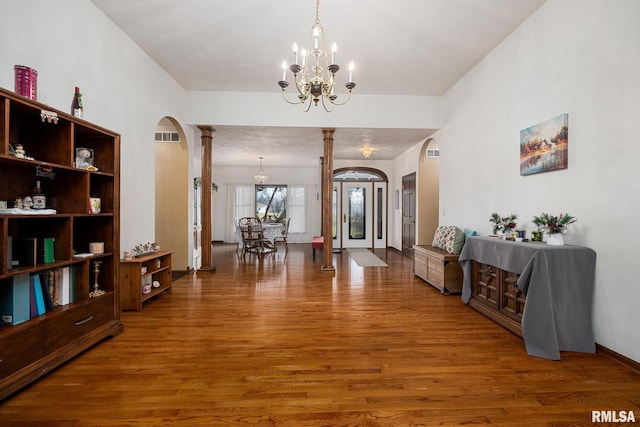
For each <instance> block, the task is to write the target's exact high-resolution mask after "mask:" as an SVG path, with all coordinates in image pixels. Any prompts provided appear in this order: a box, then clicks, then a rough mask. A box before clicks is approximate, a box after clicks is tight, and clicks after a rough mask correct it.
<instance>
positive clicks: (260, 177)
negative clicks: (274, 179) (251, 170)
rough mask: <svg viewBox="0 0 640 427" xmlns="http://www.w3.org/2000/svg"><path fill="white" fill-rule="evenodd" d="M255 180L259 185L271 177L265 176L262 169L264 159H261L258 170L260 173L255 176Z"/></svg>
mask: <svg viewBox="0 0 640 427" xmlns="http://www.w3.org/2000/svg"><path fill="white" fill-rule="evenodd" d="M253 179H255V180H256V181H257V182H258V184H262V183H263V182H265V181H266V180H268V179H269V177H268V176H267V175H265V174H264V169H263V168H262V157H260V167H259V168H258V173H256V174H255V175H253Z"/></svg>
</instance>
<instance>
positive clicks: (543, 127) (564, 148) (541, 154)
mask: <svg viewBox="0 0 640 427" xmlns="http://www.w3.org/2000/svg"><path fill="white" fill-rule="evenodd" d="M568 123H569V115H568V114H561V115H559V116H557V117H554V118H552V119H549V120H546V121H544V122H541V123H538V124H536V125H533V126H531V127H528V128H526V129H522V130H521V131H520V175H523V176H524V175H533V174H536V173H542V172H549V171H553V170H558V169H566V168H567V166H568V152H569V124H568Z"/></svg>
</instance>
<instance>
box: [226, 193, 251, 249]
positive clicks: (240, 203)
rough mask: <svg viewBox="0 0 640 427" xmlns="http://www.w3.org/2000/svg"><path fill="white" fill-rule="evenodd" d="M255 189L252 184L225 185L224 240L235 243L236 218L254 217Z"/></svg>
mask: <svg viewBox="0 0 640 427" xmlns="http://www.w3.org/2000/svg"><path fill="white" fill-rule="evenodd" d="M255 200H256V194H255V187H254V185H253V184H227V218H229V219H231V220H230V221H227V222H228V225H227V228H226V230H225V237H224V240H225V241H226V242H235V241H236V222H237V219H238V218H243V217H246V216H256V208H255V206H254V205H255Z"/></svg>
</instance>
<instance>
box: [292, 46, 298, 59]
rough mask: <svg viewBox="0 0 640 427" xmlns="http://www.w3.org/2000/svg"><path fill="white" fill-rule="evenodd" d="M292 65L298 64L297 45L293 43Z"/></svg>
mask: <svg viewBox="0 0 640 427" xmlns="http://www.w3.org/2000/svg"><path fill="white" fill-rule="evenodd" d="M293 63H294V64H297V63H298V44H297V43H295V42H294V43H293Z"/></svg>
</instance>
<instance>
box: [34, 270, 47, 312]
mask: <svg viewBox="0 0 640 427" xmlns="http://www.w3.org/2000/svg"><path fill="white" fill-rule="evenodd" d="M31 283H32V284H33V293H34V294H35V295H36V310H37V312H38V315H41V314H44V313H45V312H46V311H47V309H46V308H45V306H44V294H43V293H42V285H41V284H40V276H38V275H37V274H34V275H33V276H31Z"/></svg>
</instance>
